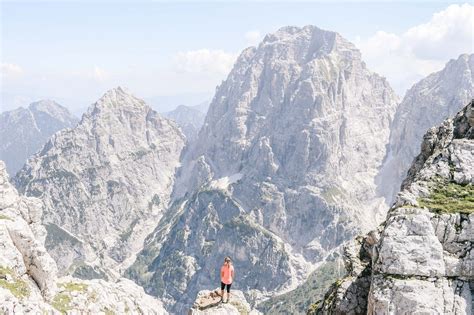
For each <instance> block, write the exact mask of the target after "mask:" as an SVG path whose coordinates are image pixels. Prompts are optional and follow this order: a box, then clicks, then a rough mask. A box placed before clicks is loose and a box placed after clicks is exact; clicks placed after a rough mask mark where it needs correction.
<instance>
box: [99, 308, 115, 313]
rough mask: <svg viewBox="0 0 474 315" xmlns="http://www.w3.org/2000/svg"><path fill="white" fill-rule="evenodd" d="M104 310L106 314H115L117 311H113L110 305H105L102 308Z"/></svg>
mask: <svg viewBox="0 0 474 315" xmlns="http://www.w3.org/2000/svg"><path fill="white" fill-rule="evenodd" d="M102 312H104V313H105V315H115V312H114V311H112V310H111V309H109V308H108V307H104V308H103V309H102Z"/></svg>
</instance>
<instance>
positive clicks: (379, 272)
mask: <svg viewBox="0 0 474 315" xmlns="http://www.w3.org/2000/svg"><path fill="white" fill-rule="evenodd" d="M473 142H474V110H473V102H472V101H471V103H469V104H468V105H467V106H466V107H465V108H464V109H463V110H461V111H460V112H459V113H458V114H457V115H456V116H455V117H454V118H453V119H448V120H446V121H444V122H443V123H442V124H441V125H440V126H439V127H433V128H431V129H430V130H429V131H428V132H427V133H426V135H425V136H424V140H423V144H422V146H421V153H420V154H419V155H418V156H417V158H416V159H415V161H414V163H413V164H412V166H411V168H410V170H409V172H408V176H407V178H406V179H405V180H404V182H403V189H402V191H401V192H400V193H399V194H398V196H397V199H396V202H395V204H394V206H393V207H392V209H391V210H390V211H389V213H388V216H387V220H386V221H385V222H384V223H383V224H382V225H381V226H380V227H379V229H378V230H377V231H373V232H371V233H369V234H368V235H367V236H365V237H363V238H359V240H357V239H356V240H355V241H354V242H355V244H357V245H350V246H348V247H347V249H346V252H351V251H350V248H353V247H354V246H360V248H361V249H362V248H363V249H364V250H356V253H357V255H346V256H347V257H346V258H347V260H348V263H347V264H348V265H349V266H359V265H364V264H365V265H366V269H364V270H363V271H360V272H356V275H357V277H356V279H357V280H360V279H361V278H363V279H367V280H368V281H369V283H370V285H369V286H367V285H365V286H360V285H359V284H358V281H357V280H355V279H354V276H353V271H352V272H350V275H349V276H348V277H346V278H344V279H342V280H340V281H338V283H336V284H335V285H334V286H333V288H332V289H331V290H330V291H329V292H328V293H327V294H326V297H325V299H324V300H323V301H321V302H319V304H318V305H315V307H314V309H313V312H314V313H331V311H334V310H336V311H335V313H336V314H338V313H339V314H365V313H367V314H413V313H417V314H468V315H469V314H472V312H473V300H474V299H473V295H474V250H473V247H474V245H473V244H474V202H473V200H472V196H473V193H472V192H473V190H472V185H473V184H474V179H473V177H472V170H473V169H474V163H473V161H474V160H473V155H474V151H473V150H472V146H473ZM361 239H362V241H360V240H361ZM374 240H376V241H375V242H374ZM351 246H352V247H351ZM352 252H353V251H352ZM366 254H368V255H366ZM367 257H369V258H367ZM351 270H361V268H355V269H354V268H352V269H351V268H348V271H351ZM352 287H356V288H357V289H356V290H351V289H350V288H352ZM353 292H355V294H353Z"/></svg>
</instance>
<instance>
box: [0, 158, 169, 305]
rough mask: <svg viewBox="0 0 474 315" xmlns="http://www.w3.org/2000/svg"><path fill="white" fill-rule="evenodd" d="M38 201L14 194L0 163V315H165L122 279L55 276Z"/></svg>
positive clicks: (148, 298)
mask: <svg viewBox="0 0 474 315" xmlns="http://www.w3.org/2000/svg"><path fill="white" fill-rule="evenodd" d="M41 215H42V203H41V201H40V200H39V199H36V198H30V197H24V196H20V195H18V193H17V191H16V189H15V188H14V187H13V186H12V185H11V184H10V183H9V181H8V175H7V173H6V169H5V164H4V162H3V161H0V301H1V303H0V314H112V313H113V314H167V312H166V311H165V309H164V308H163V305H162V303H161V301H159V300H157V299H155V298H153V297H151V296H149V295H147V294H145V292H144V291H143V288H141V287H139V286H138V285H136V284H135V283H133V282H132V281H130V280H126V279H119V280H118V281H117V282H107V281H103V280H80V279H76V278H72V277H63V278H58V277H57V274H58V268H57V266H56V263H55V262H54V260H53V259H52V258H51V256H50V255H49V254H48V253H47V251H46V249H45V247H44V240H45V236H46V230H45V228H44V226H43V225H42V224H41V221H40V220H41Z"/></svg>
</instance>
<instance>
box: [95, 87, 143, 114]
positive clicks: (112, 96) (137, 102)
mask: <svg viewBox="0 0 474 315" xmlns="http://www.w3.org/2000/svg"><path fill="white" fill-rule="evenodd" d="M116 109H120V110H132V111H143V110H146V111H148V110H150V107H149V106H148V105H147V104H146V103H145V101H144V100H142V99H140V98H138V97H136V96H135V95H133V94H132V93H131V92H130V90H128V89H127V88H123V87H120V86H118V87H116V88H113V89H110V90H108V91H107V92H105V94H104V95H103V96H102V97H101V98H100V99H99V100H98V101H97V102H95V103H94V104H93V105H92V106H91V107H90V108H89V111H88V113H89V114H90V113H92V112H97V111H101V110H116Z"/></svg>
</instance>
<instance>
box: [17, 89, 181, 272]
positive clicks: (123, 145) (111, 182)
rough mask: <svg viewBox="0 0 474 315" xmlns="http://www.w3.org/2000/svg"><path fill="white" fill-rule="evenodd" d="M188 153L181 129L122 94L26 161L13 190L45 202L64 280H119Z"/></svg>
mask: <svg viewBox="0 0 474 315" xmlns="http://www.w3.org/2000/svg"><path fill="white" fill-rule="evenodd" d="M183 146H184V136H183V135H182V134H181V132H180V131H179V128H178V127H177V126H176V124H175V123H173V122H172V121H169V120H168V119H166V118H163V117H161V116H160V115H159V114H158V113H156V112H154V111H153V110H152V109H150V108H149V107H148V106H147V105H146V104H145V103H144V101H142V100H140V99H138V98H136V97H135V96H133V95H132V94H130V93H129V92H127V91H126V90H124V89H122V88H120V87H119V88H116V89H113V90H110V91H108V92H107V93H106V94H105V95H104V96H103V97H102V98H101V99H100V100H99V101H97V102H96V103H95V104H93V105H92V106H91V107H90V108H89V110H88V111H87V113H85V114H84V116H83V117H82V120H81V121H80V122H79V124H78V125H77V126H76V127H75V128H73V129H68V130H63V131H61V132H58V133H56V134H55V135H54V136H53V137H52V138H51V139H50V140H49V141H48V143H47V144H46V145H45V146H44V148H43V149H42V150H41V151H40V152H38V153H37V154H36V155H35V156H33V157H32V158H31V159H30V160H29V161H28V163H27V164H26V165H25V167H24V168H23V169H22V170H21V171H20V172H19V173H18V174H17V176H16V178H15V183H16V185H17V187H18V188H19V190H20V191H22V192H24V193H25V194H26V195H27V196H35V197H39V198H41V199H42V201H43V202H44V203H45V211H44V215H43V222H44V223H45V225H46V228H47V230H48V237H47V239H46V246H47V248H48V251H49V252H50V253H51V254H52V256H53V257H54V259H55V260H56V261H57V263H58V264H59V266H60V270H61V272H62V273H69V274H73V273H74V274H75V275H77V276H81V277H84V278H94V277H105V276H111V277H112V278H113V277H115V276H117V275H118V274H117V273H115V271H117V272H120V270H121V269H124V268H126V267H127V266H128V265H129V264H131V263H132V262H133V260H134V257H135V253H136V252H137V251H139V250H140V249H141V248H142V246H143V240H144V238H145V237H146V235H148V234H149V233H150V232H151V231H152V230H153V228H154V227H155V226H156V224H157V222H158V221H159V219H160V217H161V215H162V212H163V209H165V208H166V207H167V205H168V201H169V195H170V193H171V189H172V186H173V181H174V174H175V169H176V167H177V166H178V164H179V156H180V153H181V150H182V148H183Z"/></svg>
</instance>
